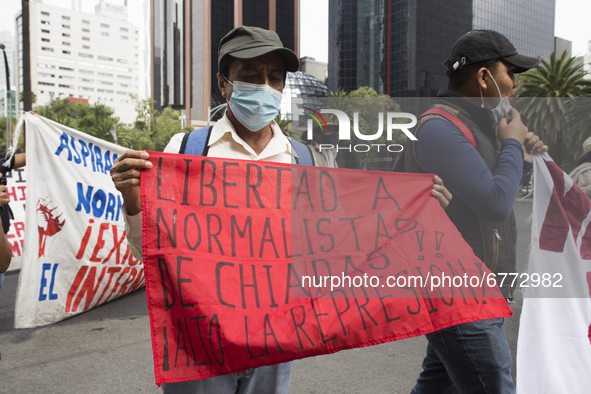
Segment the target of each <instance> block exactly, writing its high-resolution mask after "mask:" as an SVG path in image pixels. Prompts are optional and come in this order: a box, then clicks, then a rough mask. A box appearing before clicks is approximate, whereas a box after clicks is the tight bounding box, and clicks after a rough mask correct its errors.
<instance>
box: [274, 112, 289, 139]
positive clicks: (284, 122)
mask: <svg viewBox="0 0 591 394" xmlns="http://www.w3.org/2000/svg"><path fill="white" fill-rule="evenodd" d="M275 123H277V125H278V126H279V128H280V129H281V131H282V132H283V134H285V135H286V136H288V137H291V120H289V119H288V118H287V116H285V117H281V114H278V115H277V116H276V117H275Z"/></svg>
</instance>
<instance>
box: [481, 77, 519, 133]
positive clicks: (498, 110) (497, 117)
mask: <svg viewBox="0 0 591 394" xmlns="http://www.w3.org/2000/svg"><path fill="white" fill-rule="evenodd" d="M486 72H487V73H488V75H490V78H491V79H492V81H493V83H494V84H495V87H496V88H497V92H499V98H500V100H499V103H498V104H497V106H496V107H494V108H493V109H491V110H490V113H491V116H492V118H493V127H494V128H495V129H496V128H497V126H498V124H499V122H500V121H501V119H502V118H504V117H505V116H507V114H508V113H509V112H511V108H513V107H511V103H510V102H509V97H501V90H500V89H499V85H497V81H495V79H494V77H493V76H492V74H491V73H490V71H488V70H486ZM480 97H481V98H482V106H483V107H484V98H483V97H482V90H480Z"/></svg>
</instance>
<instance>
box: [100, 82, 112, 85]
mask: <svg viewBox="0 0 591 394" xmlns="http://www.w3.org/2000/svg"><path fill="white" fill-rule="evenodd" d="M98 82H99V83H100V84H101V85H113V82H109V81H98Z"/></svg>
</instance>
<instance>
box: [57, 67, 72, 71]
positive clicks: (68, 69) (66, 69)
mask: <svg viewBox="0 0 591 394" xmlns="http://www.w3.org/2000/svg"><path fill="white" fill-rule="evenodd" d="M60 70H64V71H74V69H73V68H69V67H61V66H60Z"/></svg>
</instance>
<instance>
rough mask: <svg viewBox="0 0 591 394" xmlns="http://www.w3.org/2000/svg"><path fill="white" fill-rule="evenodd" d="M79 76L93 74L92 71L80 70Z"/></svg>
mask: <svg viewBox="0 0 591 394" xmlns="http://www.w3.org/2000/svg"><path fill="white" fill-rule="evenodd" d="M80 74H94V71H91V70H82V69H81V70H80Z"/></svg>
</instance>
